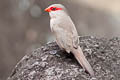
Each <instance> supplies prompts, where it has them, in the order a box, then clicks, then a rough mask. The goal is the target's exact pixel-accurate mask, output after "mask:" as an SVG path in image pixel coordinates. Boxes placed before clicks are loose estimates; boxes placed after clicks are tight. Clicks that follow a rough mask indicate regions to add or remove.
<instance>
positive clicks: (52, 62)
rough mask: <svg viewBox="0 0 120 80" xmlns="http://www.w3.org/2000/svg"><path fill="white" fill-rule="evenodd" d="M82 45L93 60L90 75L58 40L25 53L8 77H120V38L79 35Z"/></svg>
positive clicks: (67, 79) (94, 79) (89, 79)
mask: <svg viewBox="0 0 120 80" xmlns="http://www.w3.org/2000/svg"><path fill="white" fill-rule="evenodd" d="M80 46H81V48H82V49H83V52H84V54H85V56H86V58H87V60H88V61H89V63H90V64H91V66H92V68H93V70H94V72H95V76H94V77H91V76H90V75H89V74H88V73H87V72H86V71H85V70H84V69H83V68H82V67H81V66H80V65H79V63H78V62H77V61H76V59H75V58H74V56H73V55H72V54H68V53H66V52H65V51H63V50H60V48H59V47H58V45H57V44H56V43H55V42H49V43H47V44H46V45H44V46H42V47H41V48H37V49H35V50H34V51H32V52H30V53H28V54H26V55H25V56H24V57H23V59H22V60H21V61H20V62H19V63H18V64H17V65H16V67H15V68H14V69H13V71H12V73H11V75H10V76H9V77H8V80H120V77H119V76H120V38H112V39H109V40H108V39H105V38H100V39H97V38H95V37H91V36H84V37H80Z"/></svg>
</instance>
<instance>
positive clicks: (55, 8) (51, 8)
mask: <svg viewBox="0 0 120 80" xmlns="http://www.w3.org/2000/svg"><path fill="white" fill-rule="evenodd" d="M50 10H51V11H56V10H62V8H57V7H50Z"/></svg>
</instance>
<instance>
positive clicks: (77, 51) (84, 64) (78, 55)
mask: <svg viewBox="0 0 120 80" xmlns="http://www.w3.org/2000/svg"><path fill="white" fill-rule="evenodd" d="M72 53H73V54H74V56H75V58H76V59H77V61H78V62H79V63H80V64H81V66H82V67H83V68H84V69H85V70H87V71H88V73H89V74H90V75H91V76H94V71H93V69H92V67H91V65H90V64H89V62H88V61H87V59H86V58H85V56H84V54H83V52H82V49H81V48H80V47H78V49H73V50H72Z"/></svg>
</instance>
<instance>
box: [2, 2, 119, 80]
mask: <svg viewBox="0 0 120 80" xmlns="http://www.w3.org/2000/svg"><path fill="white" fill-rule="evenodd" d="M53 3H60V4H63V5H65V7H66V8H67V9H68V12H69V14H70V16H71V17H72V20H73V21H74V23H75V25H76V28H77V30H78V33H79V35H80V36H85V35H92V36H96V37H98V38H99V37H107V38H111V37H113V36H120V31H119V30H120V4H119V3H120V0H0V80H5V79H6V78H7V77H8V76H9V75H10V73H11V71H12V69H13V68H14V67H15V65H16V63H17V62H18V61H19V60H20V59H21V58H22V57H23V56H24V55H25V54H26V52H27V51H31V50H32V49H33V48H37V47H40V46H41V45H44V44H45V43H46V42H48V41H52V40H53V39H54V37H53V36H52V33H51V32H50V26H49V19H50V18H49V16H48V13H46V12H44V9H45V8H46V7H48V5H50V4H53Z"/></svg>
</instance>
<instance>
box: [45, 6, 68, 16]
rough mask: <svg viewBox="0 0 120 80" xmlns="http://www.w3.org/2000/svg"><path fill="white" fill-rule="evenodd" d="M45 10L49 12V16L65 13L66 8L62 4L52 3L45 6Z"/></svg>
mask: <svg viewBox="0 0 120 80" xmlns="http://www.w3.org/2000/svg"><path fill="white" fill-rule="evenodd" d="M45 11H46V12H49V14H50V17H58V16H61V15H66V14H67V10H66V8H65V7H64V6H63V5H62V4H52V5H50V6H49V7H48V8H46V9H45Z"/></svg>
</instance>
